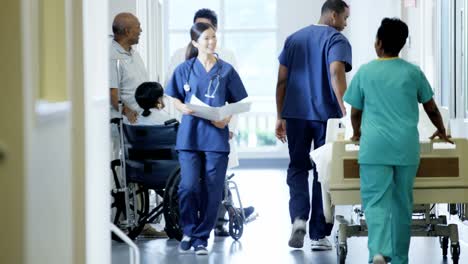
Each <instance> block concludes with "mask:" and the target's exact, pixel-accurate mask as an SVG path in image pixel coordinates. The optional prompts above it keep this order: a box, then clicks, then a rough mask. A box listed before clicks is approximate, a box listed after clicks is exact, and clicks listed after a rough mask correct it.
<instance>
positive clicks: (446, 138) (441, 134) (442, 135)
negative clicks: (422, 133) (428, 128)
mask: <svg viewBox="0 0 468 264" xmlns="http://www.w3.org/2000/svg"><path fill="white" fill-rule="evenodd" d="M436 137H438V138H440V139H441V140H442V141H445V142H448V143H452V144H455V143H453V141H452V140H451V139H450V138H451V136H450V135H447V134H446V133H445V130H443V131H439V130H437V131H436V132H434V134H432V136H431V137H429V139H430V140H434V139H435V138H436Z"/></svg>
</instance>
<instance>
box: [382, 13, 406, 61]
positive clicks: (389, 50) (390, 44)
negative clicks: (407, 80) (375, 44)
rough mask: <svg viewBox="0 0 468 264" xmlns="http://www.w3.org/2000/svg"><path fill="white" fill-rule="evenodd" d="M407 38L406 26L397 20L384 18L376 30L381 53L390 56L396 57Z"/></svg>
mask: <svg viewBox="0 0 468 264" xmlns="http://www.w3.org/2000/svg"><path fill="white" fill-rule="evenodd" d="M407 38H408V26H407V25H406V24H405V22H403V21H401V20H400V19H398V18H384V19H383V20H382V23H381V24H380V27H379V29H378V30H377V39H378V40H380V41H382V49H383V51H384V52H385V53H386V54H388V55H391V56H398V54H399V53H400V51H401V49H402V48H403V46H405V43H406V39H407Z"/></svg>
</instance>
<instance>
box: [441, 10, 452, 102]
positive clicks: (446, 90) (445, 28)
mask: <svg viewBox="0 0 468 264" xmlns="http://www.w3.org/2000/svg"><path fill="white" fill-rule="evenodd" d="M440 4H441V9H442V10H441V18H440V21H441V36H440V41H441V43H440V44H441V58H440V59H441V68H440V69H441V75H440V78H441V80H440V84H441V87H440V90H441V102H440V104H441V105H442V106H445V107H448V106H449V103H450V88H451V84H450V79H451V78H450V74H451V73H450V72H449V69H450V56H451V54H449V45H450V28H449V27H450V21H449V19H450V3H449V1H440Z"/></svg>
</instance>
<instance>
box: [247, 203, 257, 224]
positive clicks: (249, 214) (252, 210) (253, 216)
mask: <svg viewBox="0 0 468 264" xmlns="http://www.w3.org/2000/svg"><path fill="white" fill-rule="evenodd" d="M244 216H245V219H244V223H249V222H252V221H253V220H255V219H256V218H257V216H258V213H257V212H255V207H253V206H249V207H245V208H244Z"/></svg>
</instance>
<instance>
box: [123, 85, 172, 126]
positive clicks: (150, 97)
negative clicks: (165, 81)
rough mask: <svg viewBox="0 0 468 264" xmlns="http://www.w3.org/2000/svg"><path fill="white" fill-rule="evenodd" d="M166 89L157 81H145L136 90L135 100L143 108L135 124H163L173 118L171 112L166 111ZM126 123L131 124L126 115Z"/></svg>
mask: <svg viewBox="0 0 468 264" xmlns="http://www.w3.org/2000/svg"><path fill="white" fill-rule="evenodd" d="M163 97H164V89H163V87H162V86H161V84H159V83H157V82H144V83H142V84H140V85H139V86H138V88H137V89H136V91H135V100H136V102H137V103H138V105H139V106H140V107H141V109H143V112H142V113H141V114H140V115H139V116H138V118H137V121H136V123H134V124H133V125H148V126H151V125H163V124H164V122H165V121H167V120H169V119H171V116H170V115H169V113H167V112H166V111H164V110H163V109H164V102H163ZM123 118H124V123H125V124H129V122H128V119H127V117H126V116H124V117H123Z"/></svg>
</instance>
